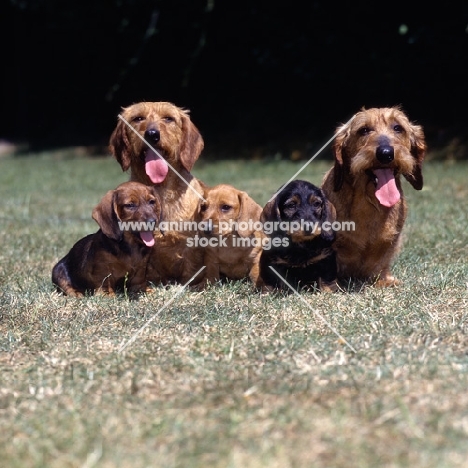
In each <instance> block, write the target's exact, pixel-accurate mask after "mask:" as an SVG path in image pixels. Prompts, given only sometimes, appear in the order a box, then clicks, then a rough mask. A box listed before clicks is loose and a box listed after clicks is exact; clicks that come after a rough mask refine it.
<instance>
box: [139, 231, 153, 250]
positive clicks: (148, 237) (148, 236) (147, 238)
mask: <svg viewBox="0 0 468 468" xmlns="http://www.w3.org/2000/svg"><path fill="white" fill-rule="evenodd" d="M140 237H141V240H142V241H143V242H144V243H145V245H146V246H147V247H152V246H153V245H154V237H153V233H152V232H150V231H141V232H140Z"/></svg>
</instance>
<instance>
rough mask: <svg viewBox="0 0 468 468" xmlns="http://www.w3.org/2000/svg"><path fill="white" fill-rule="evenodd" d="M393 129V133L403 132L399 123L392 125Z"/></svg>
mask: <svg viewBox="0 0 468 468" xmlns="http://www.w3.org/2000/svg"><path fill="white" fill-rule="evenodd" d="M393 131H394V132H395V133H403V132H404V130H403V127H402V126H401V125H398V124H396V125H394V126H393Z"/></svg>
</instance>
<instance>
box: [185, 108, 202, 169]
mask: <svg viewBox="0 0 468 468" xmlns="http://www.w3.org/2000/svg"><path fill="white" fill-rule="evenodd" d="M181 113H182V132H183V135H184V136H183V140H182V143H181V147H180V162H181V163H182V165H183V166H184V167H185V169H187V171H190V170H191V169H192V167H193V165H194V164H195V162H196V161H197V159H198V158H199V156H200V153H201V152H202V150H203V147H204V142H203V138H202V136H201V135H200V132H199V131H198V129H197V127H195V125H194V124H193V122H192V121H191V120H190V117H189V116H188V115H187V113H186V112H184V111H181Z"/></svg>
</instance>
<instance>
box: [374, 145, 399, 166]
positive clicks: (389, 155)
mask: <svg viewBox="0 0 468 468" xmlns="http://www.w3.org/2000/svg"><path fill="white" fill-rule="evenodd" d="M375 155H376V156H377V159H378V160H379V162H381V163H382V164H388V163H390V162H392V161H393V159H394V157H395V152H394V150H393V146H389V145H382V146H378V147H377V151H376V152H375Z"/></svg>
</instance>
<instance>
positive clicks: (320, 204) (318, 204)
mask: <svg viewBox="0 0 468 468" xmlns="http://www.w3.org/2000/svg"><path fill="white" fill-rule="evenodd" d="M311 206H312V208H320V207H321V206H322V202H321V201H320V200H315V201H314V202H313V203H312V204H311Z"/></svg>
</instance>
